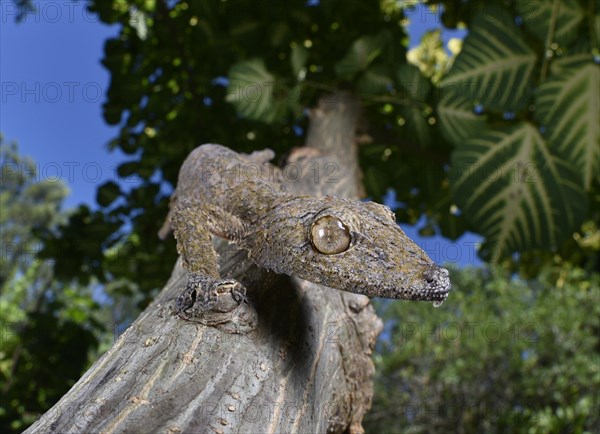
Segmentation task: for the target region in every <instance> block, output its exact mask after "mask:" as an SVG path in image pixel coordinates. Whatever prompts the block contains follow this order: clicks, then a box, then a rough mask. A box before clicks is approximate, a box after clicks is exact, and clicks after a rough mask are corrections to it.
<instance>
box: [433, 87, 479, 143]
mask: <svg viewBox="0 0 600 434" xmlns="http://www.w3.org/2000/svg"><path fill="white" fill-rule="evenodd" d="M474 110H475V104H473V101H469V100H468V99H467V98H466V97H464V96H463V95H461V94H459V93H457V92H456V91H455V89H452V88H450V89H449V90H448V92H446V93H445V94H444V96H443V97H442V99H441V101H440V102H439V104H438V106H437V115H438V120H439V123H440V129H441V131H442V134H443V136H444V137H445V138H446V140H448V141H449V142H450V143H452V144H453V145H454V146H457V147H459V146H461V145H462V144H464V143H465V140H467V139H468V138H470V137H473V136H475V135H477V134H478V133H480V132H481V131H482V130H483V129H485V126H486V120H487V115H485V114H477V113H475V111H474Z"/></svg>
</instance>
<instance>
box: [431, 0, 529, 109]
mask: <svg viewBox="0 0 600 434" xmlns="http://www.w3.org/2000/svg"><path fill="white" fill-rule="evenodd" d="M494 11H495V12H496V13H494V14H491V13H482V14H480V15H479V16H478V17H477V18H476V19H475V21H474V22H473V27H472V30H471V32H470V33H469V35H468V36H467V38H466V39H465V42H464V45H463V48H462V51H461V52H460V53H459V55H458V56H457V58H456V60H455V62H454V64H453V66H452V68H451V69H450V72H449V73H448V75H447V76H446V77H445V78H444V79H443V80H442V82H441V86H442V87H443V88H444V89H445V91H447V90H448V88H450V87H454V88H456V92H458V93H460V94H462V95H463V96H464V97H466V98H468V99H469V100H470V101H471V102H473V103H480V104H482V105H483V106H485V107H488V108H491V109H496V110H499V111H508V110H516V109H518V108H520V107H521V106H523V104H525V102H526V101H527V98H528V95H527V91H528V85H529V79H530V76H531V72H532V71H533V67H534V64H535V61H536V56H535V53H534V52H533V51H532V50H531V48H529V46H528V45H527V44H526V43H525V42H524V41H523V39H522V38H521V32H520V30H519V28H518V27H517V26H516V25H515V23H514V22H513V20H512V18H511V17H510V16H509V15H508V13H507V12H505V11H503V10H500V9H497V10H496V9H495V10H494Z"/></svg>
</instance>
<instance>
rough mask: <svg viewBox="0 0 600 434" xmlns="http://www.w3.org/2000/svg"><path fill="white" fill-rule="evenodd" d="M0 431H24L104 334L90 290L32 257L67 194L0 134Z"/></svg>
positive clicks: (86, 360)
mask: <svg viewBox="0 0 600 434" xmlns="http://www.w3.org/2000/svg"><path fill="white" fill-rule="evenodd" d="M0 162H1V177H2V178H1V181H2V182H1V184H0V210H1V213H0V234H1V246H2V255H1V257H0V385H1V386H0V431H2V432H5V433H8V432H21V431H22V430H23V429H24V428H26V427H27V426H28V425H29V424H31V423H32V422H33V421H34V420H35V419H36V418H37V417H38V416H39V413H41V412H43V411H45V410H46V409H48V408H49V407H50V406H52V405H53V404H54V403H55V402H56V401H57V400H58V399H59V398H60V397H61V396H62V395H63V394H64V393H65V392H66V391H67V390H68V389H69V388H70V387H71V386H72V385H73V384H74V383H75V381H76V380H77V379H78V378H79V377H80V376H81V374H82V372H83V371H84V369H85V368H86V367H87V366H88V365H89V356H90V353H91V352H93V351H94V350H96V347H97V343H98V338H99V337H101V336H102V331H103V328H102V326H101V324H100V323H99V322H97V321H95V320H94V313H95V312H96V311H97V310H98V306H97V304H96V303H95V302H94V301H93V300H92V294H91V289H90V288H84V287H80V286H76V285H68V284H61V283H59V282H57V281H56V280H55V278H54V275H53V271H52V263H51V262H50V261H41V260H39V259H38V258H37V253H38V250H39V249H40V248H41V244H40V241H39V238H38V237H37V236H36V235H35V231H36V230H40V229H42V228H45V229H51V228H53V227H56V225H57V224H58V223H59V222H60V221H61V220H62V221H64V220H65V219H66V215H65V214H64V213H63V212H61V210H60V206H61V204H62V201H63V199H64V198H65V196H66V195H67V188H66V187H65V186H64V185H63V184H62V182H59V181H57V180H40V179H38V166H37V164H36V163H35V162H33V161H32V160H31V159H29V158H26V157H22V156H21V155H19V153H18V148H17V145H16V144H14V143H12V144H6V143H4V141H3V139H2V137H1V136H0Z"/></svg>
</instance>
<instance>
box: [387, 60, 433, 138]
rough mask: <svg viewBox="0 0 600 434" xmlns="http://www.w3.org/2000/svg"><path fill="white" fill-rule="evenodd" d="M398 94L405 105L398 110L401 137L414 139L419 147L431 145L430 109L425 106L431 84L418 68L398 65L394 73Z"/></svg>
mask: <svg viewBox="0 0 600 434" xmlns="http://www.w3.org/2000/svg"><path fill="white" fill-rule="evenodd" d="M396 83H397V86H398V92H399V94H400V97H401V99H402V100H404V101H406V103H407V104H406V105H402V106H400V107H399V108H398V112H399V113H400V118H399V119H398V122H399V124H400V129H401V130H405V131H406V132H403V133H402V134H403V135H406V136H408V137H411V138H414V139H415V140H416V141H417V142H418V143H419V144H420V145H421V146H428V145H429V144H430V143H431V125H430V124H429V122H428V119H429V118H430V117H431V108H430V107H429V106H428V105H427V104H425V101H426V100H427V96H428V95H429V92H430V90H431V84H430V83H429V81H428V80H427V79H425V78H424V77H423V76H422V75H421V72H420V71H419V68H417V67H416V66H413V65H407V64H404V65H400V67H399V68H398V70H397V71H396Z"/></svg>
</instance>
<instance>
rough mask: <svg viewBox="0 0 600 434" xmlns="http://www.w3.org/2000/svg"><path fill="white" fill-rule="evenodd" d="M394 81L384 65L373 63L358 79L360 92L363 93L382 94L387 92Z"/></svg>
mask: <svg viewBox="0 0 600 434" xmlns="http://www.w3.org/2000/svg"><path fill="white" fill-rule="evenodd" d="M392 84H393V82H392V79H391V77H390V74H389V71H388V69H387V68H386V67H385V66H384V65H372V66H370V67H369V68H368V69H367V70H366V71H365V72H364V74H362V75H361V77H360V79H359V80H358V84H357V89H358V93H360V94H362V95H381V94H384V93H387V92H388V91H389V89H390V88H391V86H392Z"/></svg>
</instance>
